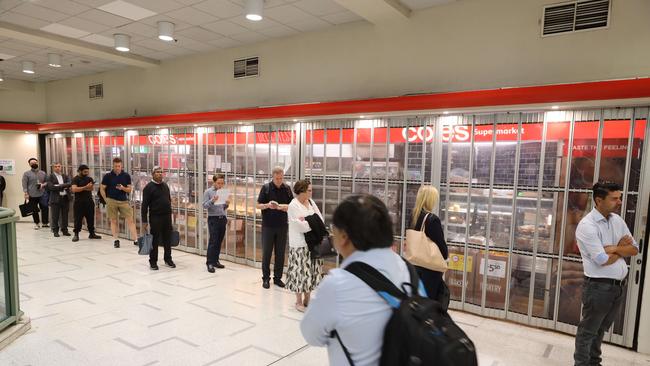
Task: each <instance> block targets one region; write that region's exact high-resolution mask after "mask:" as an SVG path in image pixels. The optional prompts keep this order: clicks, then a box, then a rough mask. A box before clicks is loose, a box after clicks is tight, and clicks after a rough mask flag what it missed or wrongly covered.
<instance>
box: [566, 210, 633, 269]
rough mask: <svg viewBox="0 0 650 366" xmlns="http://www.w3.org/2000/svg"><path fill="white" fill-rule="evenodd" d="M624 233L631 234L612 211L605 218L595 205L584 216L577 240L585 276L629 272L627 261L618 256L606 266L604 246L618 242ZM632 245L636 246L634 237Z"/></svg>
mask: <svg viewBox="0 0 650 366" xmlns="http://www.w3.org/2000/svg"><path fill="white" fill-rule="evenodd" d="M626 235H629V236H632V234H631V233H630V229H628V228H627V224H626V223H625V220H623V219H622V218H621V217H620V216H619V215H617V214H614V213H612V214H610V215H609V219H607V218H605V217H604V216H603V215H602V214H601V213H600V212H599V211H598V210H597V209H595V208H594V209H593V210H591V212H590V213H588V214H587V216H585V217H583V218H582V220H580V223H579V224H578V228H577V229H576V240H577V242H578V248H580V255H581V256H582V266H583V268H584V272H585V276H587V277H593V278H612V279H616V280H622V279H624V278H625V276H627V271H628V269H627V263H625V260H624V259H623V258H619V259H618V260H617V261H616V262H614V263H612V264H610V265H605V263H607V261H608V260H609V256H608V255H607V253H605V247H606V246H609V245H617V244H618V242H619V240H621V239H622V238H623V237H624V236H626ZM633 245H634V246H635V247H636V248H637V249H639V244H637V242H636V240H635V241H634V242H633Z"/></svg>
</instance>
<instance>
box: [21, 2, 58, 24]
mask: <svg viewBox="0 0 650 366" xmlns="http://www.w3.org/2000/svg"><path fill="white" fill-rule="evenodd" d="M11 11H12V12H14V13H18V14H23V15H27V16H30V17H32V18H37V19H40V20H44V21H47V22H50V23H55V22H58V21H59V20H63V19H65V18H67V17H68V15H66V14H64V13H60V12H58V11H55V10H52V9H48V8H45V7H42V6H38V5H35V4H32V3H23V4H22V5H19V6H17V7H15V8H13V9H11Z"/></svg>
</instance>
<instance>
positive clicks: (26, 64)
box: [22, 61, 34, 74]
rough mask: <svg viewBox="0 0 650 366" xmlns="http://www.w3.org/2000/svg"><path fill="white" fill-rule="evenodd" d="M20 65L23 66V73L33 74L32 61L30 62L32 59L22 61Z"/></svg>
mask: <svg viewBox="0 0 650 366" xmlns="http://www.w3.org/2000/svg"><path fill="white" fill-rule="evenodd" d="M22 66H23V72H24V73H25V74H33V73H34V62H32V61H23V62H22Z"/></svg>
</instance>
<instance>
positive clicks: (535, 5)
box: [47, 0, 650, 121]
mask: <svg viewBox="0 0 650 366" xmlns="http://www.w3.org/2000/svg"><path fill="white" fill-rule="evenodd" d="M554 2H557V1H553V0H526V1H521V0H490V1H485V0H462V1H458V2H455V3H452V4H448V5H445V6H440V7H434V8H431V9H428V10H425V11H422V12H416V13H414V15H413V16H412V18H411V19H410V20H408V21H396V22H393V23H388V24H382V25H371V24H369V23H366V22H357V23H353V24H347V25H343V26H337V27H334V28H330V29H327V30H324V31H321V32H315V33H307V34H302V35H297V36H294V37H290V38H283V39H276V40H272V41H268V42H265V43H261V44H257V45H251V46H245V47H240V48H233V49H228V50H223V51H218V52H213V53H208V54H203V55H196V56H190V57H186V58H181V59H177V60H172V61H169V62H163V64H162V65H161V66H159V67H154V68H149V69H138V68H129V69H122V70H117V71H113V72H107V73H104V74H99V75H94V76H87V77H79V78H75V79H71V80H64V81H58V82H52V83H48V84H47V113H48V120H49V121H70V120H84V119H102V118H116V117H128V116H132V115H134V111H135V110H137V114H138V115H140V116H144V115H159V114H169V113H179V112H191V111H206V110H217V109H230V108H238V107H249V106H263V105H277V104H289V103H302V102H310V101H331V100H344V99H357V98H371V97H382V96H393V95H403V94H407V93H420V92H441V91H456V90H476V89H486V88H497V87H506V86H523V85H541V84H553V83H569V82H580V81H593V80H606V79H616V78H630V77H638V76H649V75H650V63H648V62H647V60H648V58H650V47H648V42H647V40H648V39H650V27H649V26H648V23H647V20H646V17H647V14H650V2H649V1H647V0H624V1H622V0H618V1H614V2H613V11H612V21H611V26H610V28H609V29H607V30H598V31H590V32H583V33H578V34H571V35H563V36H556V37H547V38H541V37H540V25H539V24H538V21H539V18H540V17H541V14H542V5H544V4H548V3H554ZM253 55H256V56H260V57H261V76H260V77H259V78H252V79H245V80H233V77H232V68H233V66H232V61H233V60H234V59H236V58H239V57H245V56H253ZM95 81H103V82H104V83H105V84H104V92H105V97H104V99H103V100H99V101H89V100H88V85H89V83H91V82H95Z"/></svg>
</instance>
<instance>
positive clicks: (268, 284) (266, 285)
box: [262, 280, 271, 289]
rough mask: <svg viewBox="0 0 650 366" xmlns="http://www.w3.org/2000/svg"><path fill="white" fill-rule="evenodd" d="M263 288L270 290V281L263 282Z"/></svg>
mask: <svg viewBox="0 0 650 366" xmlns="http://www.w3.org/2000/svg"><path fill="white" fill-rule="evenodd" d="M262 287H264V288H265V289H269V288H270V287H271V284H270V283H269V280H262Z"/></svg>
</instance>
